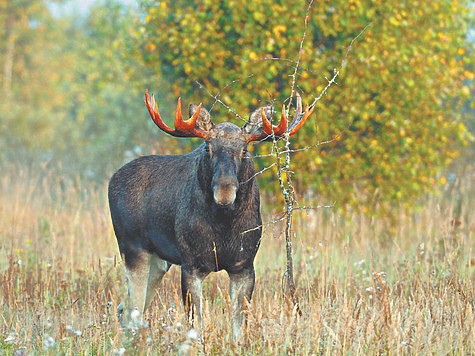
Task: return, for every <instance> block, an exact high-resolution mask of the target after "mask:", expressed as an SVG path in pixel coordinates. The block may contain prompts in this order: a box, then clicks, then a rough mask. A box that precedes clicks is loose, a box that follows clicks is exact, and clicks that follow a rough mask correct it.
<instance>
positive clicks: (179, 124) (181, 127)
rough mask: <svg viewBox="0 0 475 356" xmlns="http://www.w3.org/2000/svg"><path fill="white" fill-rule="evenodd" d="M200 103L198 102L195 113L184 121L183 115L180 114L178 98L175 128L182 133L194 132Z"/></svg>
mask: <svg viewBox="0 0 475 356" xmlns="http://www.w3.org/2000/svg"><path fill="white" fill-rule="evenodd" d="M201 105H202V103H200V105H199V106H198V108H197V109H196V111H195V113H194V114H193V116H192V117H191V118H190V119H188V120H186V121H184V120H183V117H182V116H181V98H178V103H177V106H176V113H175V129H176V130H177V131H180V132H183V133H190V134H191V133H195V132H196V130H195V125H196V120H198V117H199V116H200V111H201ZM200 137H201V136H200Z"/></svg>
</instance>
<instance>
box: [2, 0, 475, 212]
mask: <svg viewBox="0 0 475 356" xmlns="http://www.w3.org/2000/svg"><path fill="white" fill-rule="evenodd" d="M307 7H308V6H307V4H306V3H305V2H304V1H285V2H281V1H277V2H275V1H268V0H261V1H255V2H252V3H246V4H244V5H243V6H240V5H239V2H235V1H229V2H226V3H219V4H218V3H216V4H211V3H204V4H201V3H199V2H194V1H189V0H182V1H175V2H172V1H129V0H128V1H117V0H104V1H40V0H29V1H11V0H4V1H0V10H1V12H0V24H1V29H0V38H1V41H0V67H1V75H0V80H1V89H2V95H1V96H0V145H1V151H0V158H1V161H2V165H3V166H4V167H9V165H10V164H14V165H15V166H18V167H29V168H32V169H33V172H34V171H35V170H36V171H37V172H39V171H40V170H37V168H38V167H43V168H42V169H45V168H46V169H48V170H54V171H55V172H56V173H57V174H58V175H60V176H63V177H64V181H65V182H67V181H74V180H75V179H76V180H77V178H78V177H80V179H81V181H82V182H89V181H92V182H100V183H102V182H104V181H105V180H107V179H108V177H110V176H111V174H112V173H113V172H114V171H115V170H116V169H117V168H119V167H120V166H121V165H122V164H123V163H125V162H127V161H129V160H130V159H132V158H134V157H136V156H138V155H142V154H148V153H181V152H185V151H187V150H189V149H191V148H192V147H196V146H197V145H198V144H199V140H189V139H188V140H186V139H181V140H180V139H175V138H169V137H167V136H166V135H165V134H163V133H162V132H160V131H159V130H158V129H157V128H156V127H155V126H154V124H153V123H152V122H151V120H150V119H149V117H148V114H147V112H146V109H145V106H144V104H143V94H144V90H145V88H148V89H149V90H151V91H152V92H154V93H155V94H156V96H157V99H158V102H159V106H160V111H161V113H162V116H163V117H164V118H165V120H166V121H167V120H168V122H171V118H172V117H173V114H174V107H175V105H176V100H177V98H178V97H179V96H182V97H183V100H184V107H185V108H186V106H187V105H188V104H189V103H190V102H203V103H204V105H205V106H206V107H207V108H208V109H210V110H211V113H212V116H213V117H214V120H215V122H221V121H229V120H234V122H235V123H237V124H240V121H239V120H236V118H235V117H233V115H232V114H230V113H229V112H228V110H227V109H226V108H224V107H222V106H221V105H219V104H216V103H215V100H214V98H213V97H212V96H214V95H217V94H218V93H219V95H220V99H221V100H222V101H223V102H224V103H226V105H229V106H230V107H231V108H234V109H235V110H236V112H237V113H238V114H239V115H241V117H244V118H246V117H247V115H248V113H249V112H250V111H251V110H253V109H255V108H256V107H258V106H259V105H262V104H265V103H268V102H270V101H275V107H276V110H277V111H279V110H280V107H281V105H282V102H286V98H288V97H289V96H290V94H291V93H290V88H291V82H292V80H291V76H292V74H293V72H294V68H295V61H296V60H297V58H298V54H299V47H300V42H301V39H302V35H303V33H304V32H305V35H306V37H305V41H304V42H303V43H302V47H303V49H302V51H301V56H300V61H299V69H298V71H297V76H296V88H297V90H299V92H300V93H301V94H302V97H303V100H304V103H312V102H314V99H315V98H316V97H318V96H319V95H320V93H321V92H322V90H323V89H324V88H325V86H326V85H327V83H328V82H327V78H331V77H332V76H333V75H334V73H335V71H336V70H337V69H339V70H340V72H339V76H338V78H337V80H336V81H337V82H338V85H334V86H332V87H331V88H330V89H329V90H328V93H327V94H325V95H324V96H323V97H322V99H321V100H320V101H319V102H318V103H317V110H316V112H315V114H314V115H313V118H312V120H311V121H310V122H309V123H308V124H307V125H306V126H305V127H304V129H302V130H301V132H299V134H298V135H295V136H294V137H293V140H292V145H293V148H302V147H306V146H308V145H313V144H316V143H318V142H321V141H326V140H332V142H331V143H329V144H325V145H321V146H318V147H316V148H313V149H311V150H308V151H303V152H299V153H297V154H295V155H294V156H293V165H294V167H293V169H294V171H295V181H296V185H297V188H298V190H297V192H298V195H299V199H301V200H303V201H305V202H307V203H310V204H316V202H319V203H333V202H336V204H337V206H339V207H340V208H342V209H357V210H362V211H365V212H366V213H368V212H377V213H381V214H386V213H387V212H388V211H391V209H392V207H394V206H400V205H401V204H403V205H405V206H407V207H413V206H414V201H415V200H417V199H418V198H419V197H420V196H421V195H422V194H424V193H425V192H427V191H433V190H436V191H437V190H439V189H441V188H442V189H448V188H450V187H451V186H453V184H454V183H455V180H456V179H457V178H458V177H460V176H461V175H467V174H468V175H469V176H472V170H471V161H472V154H473V135H472V133H473V128H474V124H473V100H472V96H473V76H474V74H473V59H474V56H473V41H472V39H471V38H472V36H470V35H469V34H470V33H471V29H472V30H473V4H472V2H470V1H458V2H455V1H454V2H452V1H435V2H430V3H417V4H412V3H409V2H408V3H406V2H397V3H396V2H383V1H369V0H368V1H350V2H347V1H336V2H335V1H334V2H330V1H323V2H319V3H318V5H315V4H314V5H313V6H312V7H311V9H310V11H309V12H308V18H307V25H305V17H306V15H307ZM366 26H368V27H367V29H366V30H365V31H364V32H363V33H362V34H361V35H360V36H359V37H358V39H357V40H355V41H354V43H353V46H352V49H351V52H349V53H348V54H347V50H348V48H349V46H350V43H351V41H352V40H353V39H354V38H355V37H356V36H357V35H358V34H359V33H361V31H362V30H363V29H364V28H365V27H366ZM472 32H473V31H472ZM265 58H273V59H265ZM286 103H287V102H286ZM184 111H185V110H184ZM269 146H270V145H269ZM251 150H253V152H255V153H257V154H259V153H268V152H269V150H270V147H268V146H266V145H265V144H264V145H255V146H253V147H251ZM270 162H271V160H270V159H258V160H256V164H257V166H258V168H264V167H265V166H266V165H268V164H270ZM33 167H36V168H33ZM448 167H450V168H448ZM4 170H8V168H5V169H4ZM467 172H468V173H467ZM274 175H275V172H274V171H272V170H269V171H267V172H266V173H265V174H263V175H262V176H261V177H260V184H261V187H262V189H263V191H264V194H265V195H267V196H268V197H269V200H268V201H269V202H271V201H275V200H274V199H273V196H275V193H276V192H277V191H278V185H277V184H276V182H275V179H274Z"/></svg>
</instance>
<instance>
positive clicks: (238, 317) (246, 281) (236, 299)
mask: <svg viewBox="0 0 475 356" xmlns="http://www.w3.org/2000/svg"><path fill="white" fill-rule="evenodd" d="M228 274H229V280H230V287H229V294H230V297H231V303H232V315H231V324H232V329H233V339H234V340H238V339H239V338H240V337H241V327H242V323H243V319H244V315H243V304H244V298H246V299H247V300H248V301H250V300H251V297H252V292H253V290H254V281H255V275H254V266H251V267H250V268H249V269H246V270H244V271H242V272H240V273H236V274H232V273H228Z"/></svg>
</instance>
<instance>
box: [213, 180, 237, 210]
mask: <svg viewBox="0 0 475 356" xmlns="http://www.w3.org/2000/svg"><path fill="white" fill-rule="evenodd" d="M236 191H237V187H236V185H234V184H219V185H215V186H214V187H213V197H214V201H215V202H216V204H218V205H222V206H227V205H231V204H233V203H234V200H235V199H236Z"/></svg>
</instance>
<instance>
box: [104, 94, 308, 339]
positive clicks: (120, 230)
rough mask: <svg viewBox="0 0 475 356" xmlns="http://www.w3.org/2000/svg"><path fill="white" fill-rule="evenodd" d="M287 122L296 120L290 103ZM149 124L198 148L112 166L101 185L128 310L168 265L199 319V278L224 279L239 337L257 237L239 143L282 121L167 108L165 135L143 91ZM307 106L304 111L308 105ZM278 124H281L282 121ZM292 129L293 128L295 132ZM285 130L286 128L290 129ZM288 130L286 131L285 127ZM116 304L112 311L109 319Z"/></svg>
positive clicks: (148, 296) (255, 192)
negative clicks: (220, 117)
mask: <svg viewBox="0 0 475 356" xmlns="http://www.w3.org/2000/svg"><path fill="white" fill-rule="evenodd" d="M298 103H299V105H298V110H297V114H296V116H295V117H294V121H293V123H295V125H292V127H293V128H294V131H295V132H296V131H297V130H298V128H300V127H301V125H302V124H303V122H304V121H305V120H306V119H307V117H308V116H309V115H310V113H311V111H310V112H309V111H308V109H307V111H306V112H305V115H304V117H303V118H301V120H300V121H299V120H298V115H299V114H300V111H299V107H300V100H298ZM146 105H147V108H148V110H149V112H150V115H151V116H152V119H153V120H154V122H155V123H156V124H157V126H159V127H160V128H161V129H162V130H163V131H165V132H167V133H169V134H171V135H173V136H179V137H183V136H185V137H186V136H188V137H190V136H194V137H202V138H204V139H205V143H204V144H202V145H201V146H199V147H198V148H197V149H195V150H194V151H192V152H190V153H188V154H185V155H163V156H159V155H155V156H144V157H140V158H137V159H135V160H134V161H132V162H130V163H128V164H126V165H125V166H123V167H122V168H120V169H119V170H118V171H117V172H116V173H115V174H114V175H113V177H112V178H111V180H110V183H109V205H110V210H111V217H112V223H113V226H114V231H115V234H116V237H117V242H118V245H119V250H120V253H121V255H122V258H123V259H124V261H125V270H126V277H127V281H128V286H129V296H130V305H129V308H128V309H131V308H132V309H138V311H139V312H140V313H142V314H143V312H144V311H145V310H146V309H147V307H148V306H149V304H150V302H151V300H152V298H153V296H154V294H155V291H156V288H157V286H158V284H159V282H160V280H161V279H162V277H163V275H164V274H165V273H166V272H167V270H168V269H169V268H170V266H171V265H172V264H176V265H180V266H181V285H182V295H183V303H184V305H185V308H186V309H187V310H188V311H189V312H191V316H193V315H196V316H197V317H198V319H199V320H200V322H201V320H202V305H203V303H202V281H203V279H204V278H205V277H206V276H207V275H208V274H209V273H210V272H216V271H219V270H225V271H227V273H228V275H229V277H230V296H231V300H232V309H233V310H232V318H231V319H232V329H233V336H234V337H235V338H237V337H239V334H240V332H241V325H242V319H243V316H242V306H243V302H244V299H245V298H246V299H247V300H250V299H251V296H252V292H253V289H254V280H255V276H254V265H253V263H254V258H255V256H256V253H257V250H258V248H259V244H260V240H261V224H262V223H261V216H260V208H259V204H260V203H259V188H258V185H257V181H256V179H255V168H254V163H253V160H252V157H251V155H250V154H249V153H248V152H247V145H248V144H249V142H251V141H257V140H265V139H268V137H270V135H273V136H274V137H279V136H280V135H282V134H283V133H284V132H285V130H286V123H285V124H282V121H283V119H284V115H283V118H282V120H281V125H279V126H278V127H277V126H272V125H271V124H270V123H269V121H268V119H267V117H270V116H271V107H270V106H267V107H263V108H261V109H259V110H256V111H255V112H254V113H253V114H252V115H251V117H250V120H249V122H248V123H247V124H246V125H245V126H244V127H242V128H241V127H238V126H236V125H234V124H232V123H222V124H219V125H214V124H212V123H211V119H210V115H209V113H208V112H207V111H206V110H205V109H201V106H196V105H191V106H190V116H191V119H190V120H188V121H183V120H182V119H181V104H180V101H179V105H178V108H177V118H176V120H175V127H176V129H175V130H172V129H170V128H169V127H168V126H166V125H165V124H164V123H163V122H162V121H161V119H160V117H159V114H158V108H157V105H156V104H155V101H154V98H153V96H152V100H151V101H150V100H149V98H148V94H146ZM312 110H313V109H312ZM286 121H287V120H286V118H285V122H286ZM297 125H299V126H300V127H298V128H297V130H295V127H297ZM292 127H291V130H292ZM291 133H294V132H292V131H291ZM123 308H124V303H122V304H121V305H119V308H118V309H119V313H121V312H122V311H123Z"/></svg>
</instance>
